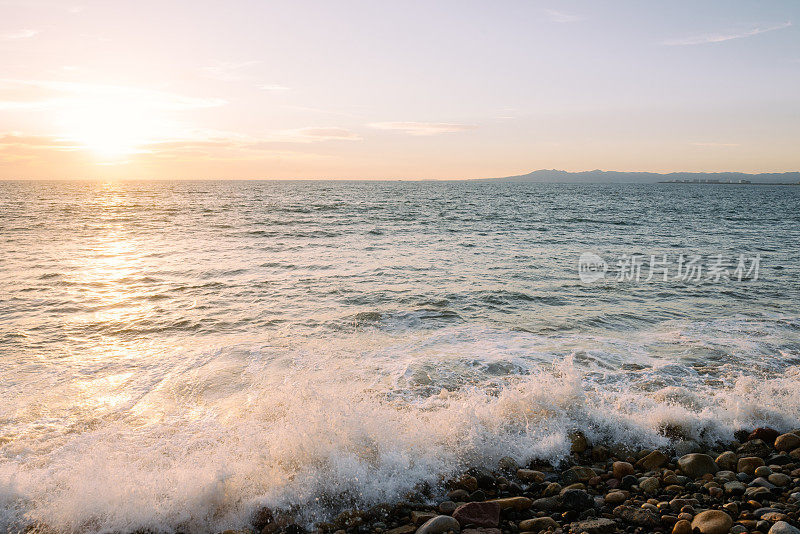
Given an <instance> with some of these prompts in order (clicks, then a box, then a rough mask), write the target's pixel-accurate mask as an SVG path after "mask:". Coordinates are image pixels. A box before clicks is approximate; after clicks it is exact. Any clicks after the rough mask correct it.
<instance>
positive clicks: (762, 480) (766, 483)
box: [750, 477, 775, 489]
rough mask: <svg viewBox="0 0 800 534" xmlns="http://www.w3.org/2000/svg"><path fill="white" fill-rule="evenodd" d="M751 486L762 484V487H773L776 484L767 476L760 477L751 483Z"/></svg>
mask: <svg viewBox="0 0 800 534" xmlns="http://www.w3.org/2000/svg"><path fill="white" fill-rule="evenodd" d="M750 486H761V487H762V488H767V489H772V488H774V487H775V486H774V485H773V484H771V483H770V482H769V481H768V480H767V479H766V478H764V477H758V478H756V479H755V480H753V481H752V482H751V483H750Z"/></svg>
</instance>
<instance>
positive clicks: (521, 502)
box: [486, 497, 533, 510]
mask: <svg viewBox="0 0 800 534" xmlns="http://www.w3.org/2000/svg"><path fill="white" fill-rule="evenodd" d="M486 502H493V503H497V505H498V506H500V509H501V510H508V509H509V508H512V509H514V510H527V509H528V508H530V507H531V505H533V501H532V500H530V499H529V498H527V497H505V498H503V499H492V500H491V501H486Z"/></svg>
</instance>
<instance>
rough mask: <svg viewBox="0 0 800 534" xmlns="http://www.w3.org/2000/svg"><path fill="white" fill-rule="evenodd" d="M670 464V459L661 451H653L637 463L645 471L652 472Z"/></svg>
mask: <svg viewBox="0 0 800 534" xmlns="http://www.w3.org/2000/svg"><path fill="white" fill-rule="evenodd" d="M667 462H669V458H667V456H666V455H665V454H664V453H663V452H661V451H657V450H656V451H653V452H651V453H650V454H648V455H647V456H645V457H644V458H642V459H641V460H639V461H638V462H637V465H638V466H639V467H641V468H642V469H643V470H644V471H652V470H653V469H656V468H657V467H661V466H662V465H665V464H666V463H667Z"/></svg>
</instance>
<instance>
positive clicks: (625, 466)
mask: <svg viewBox="0 0 800 534" xmlns="http://www.w3.org/2000/svg"><path fill="white" fill-rule="evenodd" d="M635 472H636V470H635V469H634V468H633V466H632V465H631V464H629V463H628V462H614V463H613V464H612V465H611V474H613V475H614V478H617V479H619V480H622V479H623V478H625V477H626V476H628V475H632V474H634V473H635Z"/></svg>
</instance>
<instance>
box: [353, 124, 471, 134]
mask: <svg viewBox="0 0 800 534" xmlns="http://www.w3.org/2000/svg"><path fill="white" fill-rule="evenodd" d="M368 126H369V127H370V128H376V129H378V130H396V131H399V132H403V133H406V134H408V135H438V134H444V133H454V132H463V131H466V130H474V129H475V128H477V126H475V125H473V124H452V123H447V122H373V123H370V124H369V125H368Z"/></svg>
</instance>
